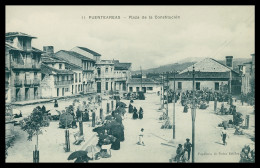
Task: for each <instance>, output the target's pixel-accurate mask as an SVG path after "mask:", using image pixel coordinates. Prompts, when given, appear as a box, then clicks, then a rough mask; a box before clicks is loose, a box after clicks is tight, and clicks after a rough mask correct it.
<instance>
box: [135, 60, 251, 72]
mask: <svg viewBox="0 0 260 168" xmlns="http://www.w3.org/2000/svg"><path fill="white" fill-rule="evenodd" d="M203 59H205V58H197V57H191V58H185V59H183V60H181V61H178V63H173V64H167V65H163V66H159V67H157V68H150V69H146V70H142V71H143V73H144V74H147V73H162V72H167V71H173V70H176V71H182V70H184V69H185V68H188V67H189V66H191V65H193V64H195V63H196V62H199V61H202V60H203ZM251 60H252V59H251V58H234V59H233V69H234V70H235V71H238V65H240V64H243V63H246V62H250V61H251ZM217 61H219V62H221V63H223V64H226V61H225V60H217ZM139 73H140V70H136V71H132V74H139Z"/></svg>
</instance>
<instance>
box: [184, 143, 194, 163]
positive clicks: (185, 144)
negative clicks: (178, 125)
mask: <svg viewBox="0 0 260 168" xmlns="http://www.w3.org/2000/svg"><path fill="white" fill-rule="evenodd" d="M191 147H192V144H191V143H190V139H189V138H187V139H186V142H185V143H184V151H187V152H188V160H190V151H191Z"/></svg>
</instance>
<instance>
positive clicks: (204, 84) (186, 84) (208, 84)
mask: <svg viewBox="0 0 260 168" xmlns="http://www.w3.org/2000/svg"><path fill="white" fill-rule="evenodd" d="M178 82H182V90H184V91H186V90H192V84H193V82H192V80H189V81H187V80H176V81H175V89H176V90H178ZM196 82H200V90H202V89H203V88H208V89H212V90H215V82H219V87H221V85H225V84H228V81H220V80H216V81H201V80H195V89H196ZM165 86H166V84H165ZM169 88H170V89H172V90H173V89H174V81H170V82H169Z"/></svg>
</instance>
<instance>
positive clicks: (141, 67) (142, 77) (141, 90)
mask: <svg viewBox="0 0 260 168" xmlns="http://www.w3.org/2000/svg"><path fill="white" fill-rule="evenodd" d="M140 69H141V91H143V72H142V67H141V66H140Z"/></svg>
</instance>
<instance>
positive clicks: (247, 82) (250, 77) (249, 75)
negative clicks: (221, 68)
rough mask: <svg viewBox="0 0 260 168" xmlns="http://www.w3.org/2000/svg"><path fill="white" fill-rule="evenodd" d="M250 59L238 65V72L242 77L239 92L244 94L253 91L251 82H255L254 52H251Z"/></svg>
mask: <svg viewBox="0 0 260 168" xmlns="http://www.w3.org/2000/svg"><path fill="white" fill-rule="evenodd" d="M251 56H252V61H250V62H246V63H244V64H242V65H238V66H239V73H240V75H241V77H242V87H241V92H242V93H244V94H247V93H250V92H252V91H253V92H254V90H252V82H255V81H254V79H255V54H251Z"/></svg>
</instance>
